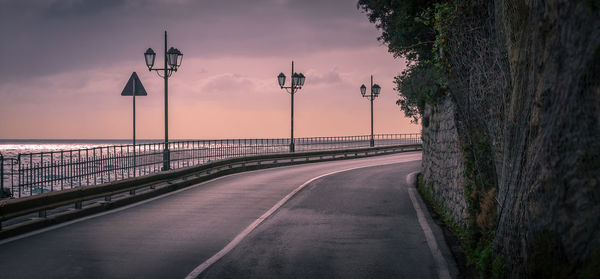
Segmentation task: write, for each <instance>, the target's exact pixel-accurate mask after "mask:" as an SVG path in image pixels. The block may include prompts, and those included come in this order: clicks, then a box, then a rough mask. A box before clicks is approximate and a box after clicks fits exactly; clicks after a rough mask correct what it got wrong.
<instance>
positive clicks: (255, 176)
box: [0, 152, 421, 278]
mask: <svg viewBox="0 0 600 279" xmlns="http://www.w3.org/2000/svg"><path fill="white" fill-rule="evenodd" d="M420 159H421V153H420V152H411V153H400V154H393V155H386V156H377V157H370V158H362V159H353V160H341V161H331V162H321V163H312V164H305V165H297V166H288V167H279V168H272V169H264V170H258V171H252V172H245V173H238V174H234V175H229V176H225V177H221V178H218V179H215V180H211V181H207V182H204V183H200V184H198V185H195V186H191V187H189V188H186V189H183V190H179V191H177V192H173V193H170V194H167V195H164V196H161V197H158V198H154V199H151V200H148V201H144V202H140V203H137V204H133V205H130V206H127V207H124V208H120V209H116V210H112V211H109V212H105V213H100V214H97V215H94V216H90V217H86V218H83V219H81V220H76V221H73V222H69V223H66V224H62V225H57V226H55V227H50V228H48V229H43V230H41V231H38V232H33V233H30V234H27V235H25V236H21V237H16V238H11V239H6V240H3V241H0V274H1V277H2V278H38V277H43V278H141V277H143V278H184V277H185V276H186V275H188V274H189V273H190V272H191V271H192V270H194V268H196V267H197V266H198V265H199V264H201V263H202V262H204V261H205V260H207V259H209V258H210V257H211V256H213V255H214V254H215V253H217V252H218V251H219V250H221V249H222V248H223V247H224V246H225V245H227V243H229V242H230V241H231V240H232V239H233V238H234V237H235V236H236V235H237V234H238V233H240V232H241V231H243V230H244V229H245V228H246V227H248V225H250V224H251V223H253V222H254V221H255V220H256V219H257V218H258V217H260V216H261V215H262V214H264V213H265V212H266V211H267V210H269V209H270V208H271V207H273V205H275V204H276V203H277V202H278V201H280V200H281V199H282V198H283V197H285V196H286V195H287V194H289V193H290V192H291V191H293V190H294V189H295V188H297V187H298V186H299V185H301V184H303V183H304V182H306V181H307V180H310V179H312V178H314V177H316V176H319V175H323V174H326V173H330V172H334V171H339V170H344V169H349V168H358V167H367V166H376V165H386V164H392V163H398V162H409V161H417V160H420Z"/></svg>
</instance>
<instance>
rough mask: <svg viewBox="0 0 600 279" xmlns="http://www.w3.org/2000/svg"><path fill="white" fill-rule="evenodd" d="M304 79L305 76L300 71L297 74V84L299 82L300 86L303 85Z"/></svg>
mask: <svg viewBox="0 0 600 279" xmlns="http://www.w3.org/2000/svg"><path fill="white" fill-rule="evenodd" d="M305 80H306V77H305V76H304V74H303V73H300V74H299V75H298V84H299V85H300V86H304V81H305Z"/></svg>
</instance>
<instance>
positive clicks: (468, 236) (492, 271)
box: [417, 176, 505, 279]
mask: <svg viewBox="0 0 600 279" xmlns="http://www.w3.org/2000/svg"><path fill="white" fill-rule="evenodd" d="M431 188H433V183H431V182H429V183H428V184H427V185H425V182H424V181H423V176H419V178H418V187H417V190H418V191H419V193H420V194H421V197H423V199H424V200H425V202H427V204H429V205H430V206H431V207H432V208H433V210H434V211H435V212H436V213H437V214H438V215H440V216H441V217H442V219H443V220H444V223H445V224H446V226H447V227H448V228H449V229H450V231H451V232H452V233H453V234H454V235H455V236H456V237H457V238H458V239H459V240H460V242H461V247H462V248H463V251H465V255H466V257H467V264H468V265H469V266H472V267H474V268H475V269H476V270H477V272H478V273H479V276H480V278H494V279H500V278H504V277H505V274H504V259H503V257H502V256H501V255H494V253H493V247H492V239H493V238H494V232H493V231H490V232H488V233H487V234H486V236H485V237H477V236H476V235H477V234H476V233H475V232H474V230H473V228H472V227H463V226H460V225H459V224H458V223H456V222H455V220H454V219H453V218H452V215H451V214H450V211H449V210H447V209H446V208H445V207H444V206H443V205H442V204H441V203H438V202H437V201H436V200H435V199H434V198H433V195H432V194H431V190H430V189H431Z"/></svg>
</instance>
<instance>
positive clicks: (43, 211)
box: [38, 209, 48, 218]
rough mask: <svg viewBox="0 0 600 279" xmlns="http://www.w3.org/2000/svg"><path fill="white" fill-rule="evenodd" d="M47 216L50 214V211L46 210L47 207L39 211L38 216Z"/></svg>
mask: <svg viewBox="0 0 600 279" xmlns="http://www.w3.org/2000/svg"><path fill="white" fill-rule="evenodd" d="M46 216H48V213H47V212H46V210H45V209H44V210H40V211H38V217H39V218H46Z"/></svg>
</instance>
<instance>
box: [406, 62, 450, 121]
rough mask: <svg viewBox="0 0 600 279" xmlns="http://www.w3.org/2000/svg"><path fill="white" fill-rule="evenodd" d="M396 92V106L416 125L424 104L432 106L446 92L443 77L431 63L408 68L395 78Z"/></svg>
mask: <svg viewBox="0 0 600 279" xmlns="http://www.w3.org/2000/svg"><path fill="white" fill-rule="evenodd" d="M394 83H395V84H396V91H398V92H400V94H399V96H400V98H399V99H398V101H396V104H397V105H399V106H400V108H401V109H402V110H403V111H404V114H405V115H406V116H407V117H411V118H413V122H415V123H417V122H418V119H419V117H420V116H421V115H423V112H424V110H425V104H426V103H429V104H434V103H436V101H437V99H438V98H439V97H440V96H442V95H443V94H444V93H445V92H446V82H445V78H444V75H442V73H441V72H440V71H439V69H438V68H436V67H435V66H434V65H433V64H431V63H419V64H416V65H411V66H409V67H408V68H407V69H406V70H404V71H403V72H402V74H401V75H399V76H397V77H395V81H394Z"/></svg>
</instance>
